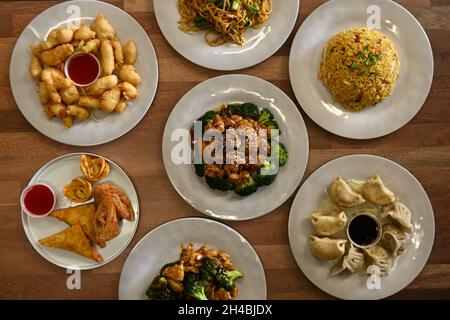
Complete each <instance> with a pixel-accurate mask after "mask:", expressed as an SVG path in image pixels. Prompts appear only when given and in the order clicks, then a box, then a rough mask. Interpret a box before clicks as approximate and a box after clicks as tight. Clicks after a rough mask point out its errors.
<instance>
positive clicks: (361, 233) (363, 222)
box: [347, 213, 382, 249]
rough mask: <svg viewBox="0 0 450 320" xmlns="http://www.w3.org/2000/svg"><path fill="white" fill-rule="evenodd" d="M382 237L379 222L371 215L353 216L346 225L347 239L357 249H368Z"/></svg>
mask: <svg viewBox="0 0 450 320" xmlns="http://www.w3.org/2000/svg"><path fill="white" fill-rule="evenodd" d="M381 235H382V225H381V222H380V220H378V218H377V217H375V216H374V215H372V214H369V213H360V214H357V215H356V216H354V217H353V218H352V219H351V220H350V222H349V223H348V225H347V237H348V238H349V239H350V242H351V243H352V244H353V245H354V246H355V247H358V248H364V249H367V248H370V247H373V246H374V245H376V244H377V243H378V242H379V241H380V239H381Z"/></svg>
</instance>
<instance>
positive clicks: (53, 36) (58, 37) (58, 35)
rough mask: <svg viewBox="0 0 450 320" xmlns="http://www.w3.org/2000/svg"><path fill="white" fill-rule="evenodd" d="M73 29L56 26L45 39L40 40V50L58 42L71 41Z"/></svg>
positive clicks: (53, 45)
mask: <svg viewBox="0 0 450 320" xmlns="http://www.w3.org/2000/svg"><path fill="white" fill-rule="evenodd" d="M73 34H74V31H73V30H72V29H68V28H58V29H54V30H52V31H51V32H50V34H49V35H48V37H47V40H46V41H44V42H42V45H41V48H42V50H49V49H51V48H53V47H56V46H57V45H60V44H65V43H69V42H72V40H73Z"/></svg>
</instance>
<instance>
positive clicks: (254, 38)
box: [153, 0, 300, 71]
mask: <svg viewBox="0 0 450 320" xmlns="http://www.w3.org/2000/svg"><path fill="white" fill-rule="evenodd" d="M272 6H273V8H272V13H271V15H270V17H269V19H268V20H267V21H266V23H265V24H263V25H262V26H261V27H259V28H257V29H252V28H249V29H247V31H246V32H245V34H244V37H245V43H244V45H243V46H239V45H236V44H234V43H226V44H223V45H221V46H218V47H211V46H209V45H208V44H207V43H206V42H205V39H204V36H205V32H204V31H200V32H195V33H186V32H183V31H181V30H180V29H179V28H178V21H179V20H180V14H179V12H178V0H154V1H153V7H154V10H155V16H156V20H157V21H158V25H159V28H160V29H161V32H162V33H163V35H164V37H165V38H166V40H167V41H168V42H169V43H170V45H171V46H172V47H173V48H174V49H175V50H176V51H178V53H179V54H181V55H182V56H183V57H185V58H186V59H188V60H190V61H191V62H193V63H195V64H198V65H200V66H202V67H206V68H210V69H215V70H223V71H225V70H238V69H243V68H247V67H251V66H254V65H256V64H258V63H260V62H262V61H264V60H266V59H267V58H269V57H270V56H272V55H273V54H274V53H275V52H276V51H277V50H278V49H279V48H280V47H281V46H282V45H283V43H284V42H285V41H286V40H287V38H288V37H289V34H290V33H291V31H292V29H293V28H294V25H295V21H296V20H297V14H298V10H299V6H300V0H287V1H286V0H283V1H280V0H273V1H272Z"/></svg>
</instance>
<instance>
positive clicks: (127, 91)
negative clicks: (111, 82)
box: [118, 82, 139, 100]
mask: <svg viewBox="0 0 450 320" xmlns="http://www.w3.org/2000/svg"><path fill="white" fill-rule="evenodd" d="M118 87H119V89H120V90H121V91H122V94H123V96H124V97H125V99H127V100H133V99H136V98H137V97H138V95H139V93H138V91H137V89H136V87H135V86H133V85H132V84H131V83H129V82H121V83H119V85H118Z"/></svg>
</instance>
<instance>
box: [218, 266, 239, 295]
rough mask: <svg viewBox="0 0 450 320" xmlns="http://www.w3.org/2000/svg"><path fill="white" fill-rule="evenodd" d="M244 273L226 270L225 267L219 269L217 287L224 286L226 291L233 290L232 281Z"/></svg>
mask: <svg viewBox="0 0 450 320" xmlns="http://www.w3.org/2000/svg"><path fill="white" fill-rule="evenodd" d="M243 276H244V274H243V273H242V272H240V271H238V270H233V271H227V270H225V269H219V271H218V273H217V276H216V281H217V284H218V285H219V287H222V288H224V289H225V290H227V291H231V290H233V288H234V287H235V284H234V281H236V280H237V279H239V278H242V277H243Z"/></svg>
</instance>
